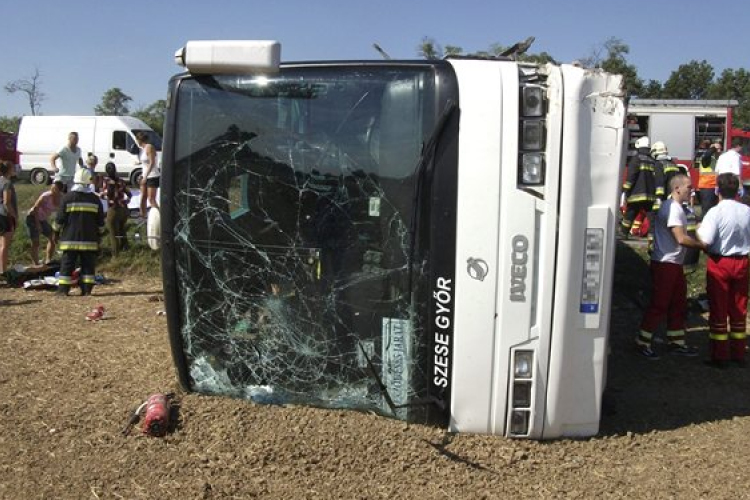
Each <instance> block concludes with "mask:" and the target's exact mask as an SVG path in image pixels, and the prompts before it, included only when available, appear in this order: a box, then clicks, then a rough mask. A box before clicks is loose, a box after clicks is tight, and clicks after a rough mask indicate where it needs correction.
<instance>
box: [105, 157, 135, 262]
mask: <svg viewBox="0 0 750 500" xmlns="http://www.w3.org/2000/svg"><path fill="white" fill-rule="evenodd" d="M104 169H105V171H106V173H107V177H106V178H105V179H104V181H103V183H102V187H101V192H100V196H101V198H102V199H103V200H105V201H106V202H107V207H108V208H107V229H108V231H109V241H110V244H111V245H112V255H114V256H115V257H117V255H118V254H119V252H120V250H125V249H126V248H127V247H128V240H127V230H126V227H127V223H128V213H129V211H128V203H129V202H130V197H131V194H130V190H129V189H128V187H127V186H126V185H125V181H123V180H122V179H120V177H119V176H118V175H117V166H116V165H115V164H114V163H112V162H109V163H107V164H106V165H105V167H104Z"/></svg>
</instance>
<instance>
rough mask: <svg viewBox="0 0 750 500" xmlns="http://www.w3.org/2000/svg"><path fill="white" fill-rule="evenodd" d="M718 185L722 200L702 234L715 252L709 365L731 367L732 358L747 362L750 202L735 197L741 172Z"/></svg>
mask: <svg viewBox="0 0 750 500" xmlns="http://www.w3.org/2000/svg"><path fill="white" fill-rule="evenodd" d="M717 185H718V188H719V189H718V190H719V203H718V204H717V205H716V207H715V208H714V209H712V210H711V211H710V212H708V213H707V214H706V216H705V217H704V218H703V222H702V223H701V227H700V228H698V237H699V238H700V239H701V241H703V242H704V243H705V244H706V245H707V247H708V248H707V252H708V255H709V257H708V263H707V265H706V289H707V290H708V303H709V317H708V327H709V339H710V346H711V359H710V360H709V361H708V364H709V365H712V366H715V367H717V368H725V367H726V366H727V365H728V364H729V362H730V361H734V362H736V363H737V364H739V365H744V364H745V349H746V345H747V335H746V333H745V328H746V321H747V319H746V318H747V287H748V260H747V256H748V254H750V207H748V206H746V205H744V204H742V203H739V202H737V201H736V200H735V198H736V197H737V193H738V191H739V187H740V182H739V177H737V176H736V175H734V174H732V173H723V174H720V175H718V176H717ZM727 319H729V328H727Z"/></svg>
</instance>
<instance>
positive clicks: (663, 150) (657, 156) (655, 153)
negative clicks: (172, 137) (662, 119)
mask: <svg viewBox="0 0 750 500" xmlns="http://www.w3.org/2000/svg"><path fill="white" fill-rule="evenodd" d="M651 157H652V158H653V159H654V160H656V161H657V162H659V164H660V165H661V171H662V176H663V178H664V195H665V196H666V195H669V193H670V189H669V181H671V180H672V177H673V176H674V175H675V174H680V173H681V174H685V175H687V173H688V172H687V168H685V167H684V166H683V165H677V164H676V163H675V162H674V161H672V157H671V156H669V150H668V149H667V145H666V144H664V143H663V142H662V141H657V142H655V143H653V144H652V145H651Z"/></svg>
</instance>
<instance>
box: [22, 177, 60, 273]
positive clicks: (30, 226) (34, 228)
mask: <svg viewBox="0 0 750 500" xmlns="http://www.w3.org/2000/svg"><path fill="white" fill-rule="evenodd" d="M62 191H63V183H62V181H55V182H54V183H52V187H51V188H50V189H49V191H45V192H44V193H42V194H40V195H39V198H37V200H36V203H34V206H33V207H31V209H30V210H29V213H28V215H26V229H27V230H28V232H29V239H31V261H32V262H33V263H34V264H35V265H38V264H39V240H40V236H39V235H40V234H43V235H44V237H45V238H47V249H46V251H45V253H44V263H45V264H47V263H49V262H50V261H51V260H52V257H54V255H55V246H56V245H57V233H56V231H54V230H53V228H52V226H51V225H50V223H49V221H48V220H47V219H48V218H49V216H50V215H52V213H53V212H56V211H57V209H58V208H59V207H60V203H61V202H62Z"/></svg>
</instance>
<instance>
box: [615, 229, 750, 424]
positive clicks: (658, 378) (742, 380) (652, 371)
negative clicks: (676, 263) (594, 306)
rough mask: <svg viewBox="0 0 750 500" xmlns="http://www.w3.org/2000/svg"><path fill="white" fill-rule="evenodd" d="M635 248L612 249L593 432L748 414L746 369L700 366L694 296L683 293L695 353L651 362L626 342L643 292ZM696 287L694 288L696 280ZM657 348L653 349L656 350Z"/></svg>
mask: <svg viewBox="0 0 750 500" xmlns="http://www.w3.org/2000/svg"><path fill="white" fill-rule="evenodd" d="M637 248H638V245H634V244H632V243H630V242H628V244H625V243H624V242H622V241H618V244H617V255H616V263H615V278H614V295H613V306H612V318H611V328H610V346H611V352H610V355H609V373H608V381H607V389H606V391H605V405H604V406H605V408H604V411H603V413H604V415H603V417H602V421H601V431H600V434H602V435H616V434H623V433H626V432H648V431H653V430H667V429H675V428H679V427H685V426H689V425H691V424H698V423H702V422H710V421H716V420H726V419H732V418H734V417H738V416H748V415H750V398H749V397H748V396H750V394H749V393H750V368H740V367H735V366H733V367H731V368H729V369H726V370H718V369H716V368H712V367H709V366H706V365H705V364H704V360H705V359H707V357H708V329H707V322H706V318H705V317H704V314H702V310H701V308H700V306H699V305H698V304H697V300H696V299H697V292H696V291H695V290H693V291H691V290H690V289H689V290H688V302H689V313H688V320H687V326H688V335H687V337H688V342H689V343H691V344H693V345H696V346H697V347H698V348H699V349H700V355H699V356H698V357H693V358H684V357H678V356H674V355H669V354H665V355H664V356H662V358H661V359H660V360H658V361H652V360H648V359H646V358H643V357H642V356H641V355H640V354H638V353H637V352H636V351H635V347H634V343H633V339H634V337H635V334H636V332H637V331H638V328H639V324H640V320H641V316H642V314H643V310H645V308H646V306H647V305H648V299H649V293H650V287H651V284H650V275H649V269H648V263H647V262H646V261H645V260H644V259H643V257H642V252H643V250H642V249H641V250H637ZM639 251H640V252H641V254H640V255H639ZM701 258H702V259H704V258H705V257H701ZM698 272H702V271H698ZM699 281H700V282H701V283H702V282H703V281H702V278H701V279H700V280H699ZM659 347H661V346H660V345H658V344H657V345H656V348H657V350H658V349H659Z"/></svg>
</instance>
